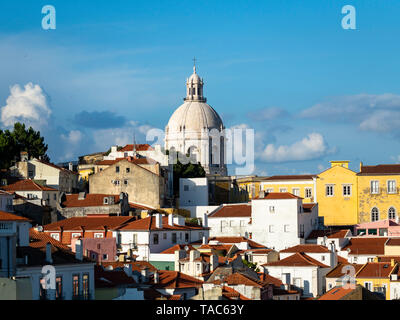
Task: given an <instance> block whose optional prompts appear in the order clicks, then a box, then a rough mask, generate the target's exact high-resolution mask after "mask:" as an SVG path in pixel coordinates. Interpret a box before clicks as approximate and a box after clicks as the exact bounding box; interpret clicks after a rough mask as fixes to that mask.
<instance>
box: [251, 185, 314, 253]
mask: <svg viewBox="0 0 400 320" xmlns="http://www.w3.org/2000/svg"><path fill="white" fill-rule="evenodd" d="M251 220H252V221H251V227H250V228H249V230H250V238H251V239H253V240H254V241H256V242H258V243H261V244H263V245H265V246H267V247H269V248H272V249H275V250H282V249H285V248H289V247H292V246H295V245H297V244H303V243H305V239H306V238H307V237H308V235H309V234H310V233H311V231H312V230H313V229H316V228H318V226H319V223H318V205H317V204H314V203H312V204H303V201H302V198H300V197H297V196H295V195H293V194H291V193H286V192H282V193H279V192H278V193H267V194H265V195H263V192H260V197H259V198H256V199H253V200H252V201H251Z"/></svg>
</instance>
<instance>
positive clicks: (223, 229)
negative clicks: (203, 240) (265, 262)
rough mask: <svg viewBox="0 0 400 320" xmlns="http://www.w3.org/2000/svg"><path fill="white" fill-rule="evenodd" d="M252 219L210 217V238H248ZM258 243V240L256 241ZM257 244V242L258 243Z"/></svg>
mask: <svg viewBox="0 0 400 320" xmlns="http://www.w3.org/2000/svg"><path fill="white" fill-rule="evenodd" d="M249 222H250V218H248V217H238V218H232V217H227V218H213V217H208V226H209V227H210V237H238V236H242V237H248V232H249V229H250V226H251V225H250V224H249ZM255 241H256V240H255ZM256 242H257V241H256Z"/></svg>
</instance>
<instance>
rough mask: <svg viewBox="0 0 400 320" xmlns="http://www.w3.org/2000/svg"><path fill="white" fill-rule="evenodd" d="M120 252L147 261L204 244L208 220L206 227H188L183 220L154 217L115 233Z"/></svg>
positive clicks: (132, 223)
mask: <svg viewBox="0 0 400 320" xmlns="http://www.w3.org/2000/svg"><path fill="white" fill-rule="evenodd" d="M113 236H114V238H116V239H117V246H119V248H120V252H128V250H130V252H131V253H132V254H134V255H137V256H138V257H137V260H138V261H139V260H145V261H148V260H149V258H150V254H152V253H161V252H162V251H164V250H166V249H168V248H170V247H172V246H174V245H176V244H189V243H191V242H194V241H203V238H205V239H207V238H208V236H209V228H208V227H207V219H205V224H204V225H203V226H199V225H189V224H187V223H185V218H184V217H181V216H174V215H168V217H166V216H163V215H162V214H155V215H152V216H150V217H147V218H144V219H140V220H136V221H132V222H129V223H127V224H126V225H124V226H122V227H120V228H117V229H115V230H113Z"/></svg>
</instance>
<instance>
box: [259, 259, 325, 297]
mask: <svg viewBox="0 0 400 320" xmlns="http://www.w3.org/2000/svg"><path fill="white" fill-rule="evenodd" d="M262 267H263V268H264V273H267V274H269V275H271V276H273V277H275V278H279V279H281V281H282V282H283V284H285V285H286V286H287V287H289V288H293V289H300V290H301V291H302V296H303V297H317V296H320V295H322V294H323V293H325V275H326V274H327V273H328V272H329V271H330V270H331V269H332V268H331V267H330V266H329V265H328V264H324V263H321V262H320V261H318V260H316V259H313V258H311V257H310V256H308V255H307V254H305V253H299V252H297V253H294V254H292V255H290V256H288V257H286V258H284V259H281V260H279V261H275V262H270V263H267V264H264V265H262Z"/></svg>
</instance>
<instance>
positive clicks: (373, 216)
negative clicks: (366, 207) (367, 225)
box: [371, 207, 379, 222]
mask: <svg viewBox="0 0 400 320" xmlns="http://www.w3.org/2000/svg"><path fill="white" fill-rule="evenodd" d="M378 220H379V210H378V208H377V207H373V208H372V210H371V221H372V222H374V221H378Z"/></svg>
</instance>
